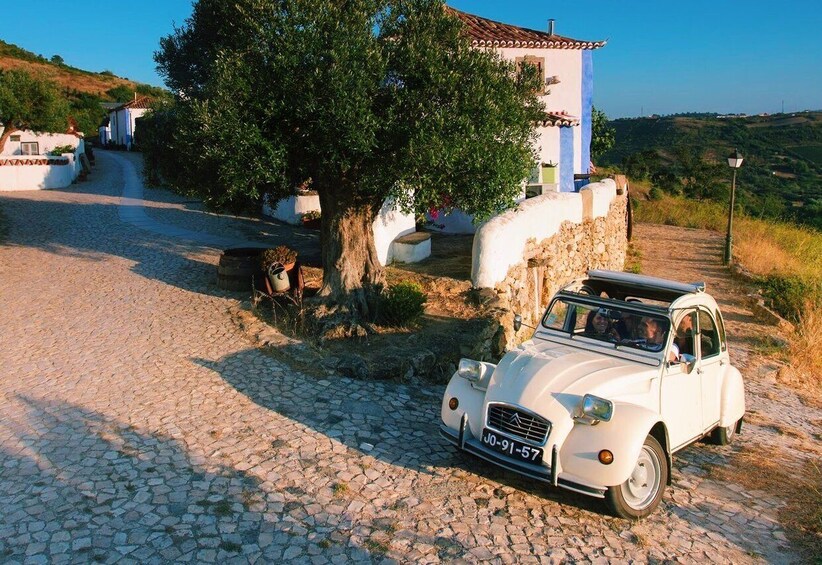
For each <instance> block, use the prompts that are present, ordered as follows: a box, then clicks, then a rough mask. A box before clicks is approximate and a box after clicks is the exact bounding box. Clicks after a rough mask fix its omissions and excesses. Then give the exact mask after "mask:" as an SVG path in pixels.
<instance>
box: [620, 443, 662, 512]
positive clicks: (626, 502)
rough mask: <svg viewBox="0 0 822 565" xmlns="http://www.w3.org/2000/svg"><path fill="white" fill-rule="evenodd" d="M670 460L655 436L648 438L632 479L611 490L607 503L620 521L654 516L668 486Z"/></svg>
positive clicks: (629, 478)
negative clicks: (653, 513) (652, 514)
mask: <svg viewBox="0 0 822 565" xmlns="http://www.w3.org/2000/svg"><path fill="white" fill-rule="evenodd" d="M669 472H670V471H669V469H668V458H667V457H666V456H665V451H664V450H663V449H662V446H661V445H659V442H658V441H657V440H656V438H654V437H653V436H650V435H649V436H648V437H646V438H645V443H644V444H643V445H642V450H641V451H640V453H639V457H638V458H637V462H636V465H635V466H634V470H633V472H632V473H631V476H630V477H628V479H627V480H626V481H625V482H624V483H622V484H621V485H616V486H612V487H608V491H607V492H606V493H605V501H606V503H607V504H608V507H609V508H610V510H611V512H613V513H614V514H615V515H616V516H618V517H620V518H626V519H628V520H639V519H640V518H644V517H646V516H648V515H650V514H651V513H652V512H653V511H654V510H656V507H657V506H659V503H660V501H661V500H662V495H663V494H665V486H666V485H667V484H668V473H669Z"/></svg>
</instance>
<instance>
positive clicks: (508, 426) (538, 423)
mask: <svg viewBox="0 0 822 565" xmlns="http://www.w3.org/2000/svg"><path fill="white" fill-rule="evenodd" d="M488 426H489V427H492V428H494V429H496V430H499V431H501V432H503V433H506V434H509V435H512V436H514V437H518V438H520V439H524V440H526V441H530V442H533V443H539V444H542V443H545V440H546V439H547V438H548V432H549V431H551V422H549V421H548V420H546V419H544V418H540V417H539V416H535V415H534V414H531V413H530V412H525V411H524V410H520V409H518V408H514V407H513V406H506V405H504V404H491V405H489V406H488Z"/></svg>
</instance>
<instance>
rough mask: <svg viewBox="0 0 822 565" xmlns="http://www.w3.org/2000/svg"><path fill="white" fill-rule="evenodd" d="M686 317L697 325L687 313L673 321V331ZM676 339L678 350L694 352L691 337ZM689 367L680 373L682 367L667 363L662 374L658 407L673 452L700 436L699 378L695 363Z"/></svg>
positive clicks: (700, 396)
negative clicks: (659, 406)
mask: <svg viewBox="0 0 822 565" xmlns="http://www.w3.org/2000/svg"><path fill="white" fill-rule="evenodd" d="M686 316H690V317H691V320H693V321H694V322H695V321H696V312H695V311H692V310H691V311H686V312H683V313H682V315H681V316H679V317H677V318H676V319H675V324H676V325H675V326H674V327H676V328H678V327H680V325H681V324H682V319H683V318H684V317H686ZM693 327H694V328H695V327H696V325H695V324H694V325H693ZM675 339H676V341H678V342H679V347H680V348H684V349H690V350H691V351H696V350H695V349H694V347H695V345H694V342H693V340H694V333H689V334H688V335H685V336H676V337H675ZM688 340H690V342H689V341H688ZM683 345H685V347H683ZM692 367H693V368H692V370H691V371H690V372H687V371H684V370H683V365H682V364H681V363H666V365H665V368H664V369H663V372H662V386H661V399H660V404H661V410H662V418H663V420H664V421H665V425H666V426H667V427H668V439H669V440H670V444H671V447H672V449H677V448H679V447H681V446H682V445H684V444H686V443H689V442H690V441H692V440H694V439H695V438H697V437H699V436H701V435H702V430H703V427H702V408H701V406H700V405H701V404H702V381H701V375H700V374H699V373H698V372H697V369H698V364H696V363H695V364H694V365H692Z"/></svg>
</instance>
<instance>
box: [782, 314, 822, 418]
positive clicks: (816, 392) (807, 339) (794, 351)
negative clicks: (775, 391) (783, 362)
mask: <svg viewBox="0 0 822 565" xmlns="http://www.w3.org/2000/svg"><path fill="white" fill-rule="evenodd" d="M820 343H822V307H821V306H820V305H819V304H813V303H811V302H810V301H809V302H806V306H805V309H804V312H803V313H802V315H801V316H800V319H799V324H797V327H796V331H795V332H794V334H793V336H791V339H790V342H789V346H788V351H789V354H790V370H788V371H781V372H780V375H779V380H780V381H781V382H785V383H786V384H789V385H791V386H792V387H793V388H797V389H799V390H801V391H802V392H805V393H806V395H805V396H808V397H810V398H811V399H816V400H817V403H819V402H818V401H819V400H820V398H822V348H821V347H820V346H819V344H820Z"/></svg>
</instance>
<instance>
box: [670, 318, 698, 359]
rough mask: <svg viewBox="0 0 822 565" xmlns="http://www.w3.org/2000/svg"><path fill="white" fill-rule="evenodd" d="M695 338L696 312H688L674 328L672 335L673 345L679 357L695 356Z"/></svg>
mask: <svg viewBox="0 0 822 565" xmlns="http://www.w3.org/2000/svg"><path fill="white" fill-rule="evenodd" d="M695 337H696V312H694V311H691V312H688V313H687V314H686V315H685V316H683V317H682V319H680V320H679V323H678V324H677V326H676V333H675V334H674V343H675V344H676V346H677V348H678V349H679V354H680V355H690V356H695V355H696V345H695V342H694V338H695Z"/></svg>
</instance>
